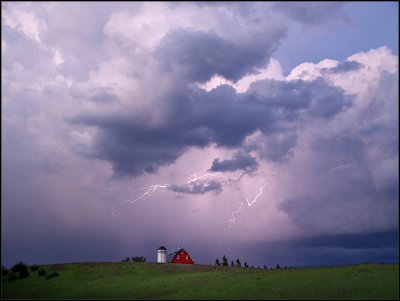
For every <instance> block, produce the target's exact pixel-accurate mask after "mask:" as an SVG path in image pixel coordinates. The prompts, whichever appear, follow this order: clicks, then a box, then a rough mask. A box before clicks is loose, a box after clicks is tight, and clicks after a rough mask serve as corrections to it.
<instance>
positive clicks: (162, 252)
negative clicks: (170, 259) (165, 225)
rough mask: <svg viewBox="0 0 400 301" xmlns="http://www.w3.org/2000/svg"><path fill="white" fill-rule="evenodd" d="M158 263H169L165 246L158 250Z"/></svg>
mask: <svg viewBox="0 0 400 301" xmlns="http://www.w3.org/2000/svg"><path fill="white" fill-rule="evenodd" d="M157 262H158V263H166V262H167V249H166V248H165V247H163V246H161V247H159V248H158V254H157Z"/></svg>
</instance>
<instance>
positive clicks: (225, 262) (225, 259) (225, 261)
mask: <svg viewBox="0 0 400 301" xmlns="http://www.w3.org/2000/svg"><path fill="white" fill-rule="evenodd" d="M222 265H223V266H225V267H227V266H228V258H226V256H225V255H224V257H222Z"/></svg>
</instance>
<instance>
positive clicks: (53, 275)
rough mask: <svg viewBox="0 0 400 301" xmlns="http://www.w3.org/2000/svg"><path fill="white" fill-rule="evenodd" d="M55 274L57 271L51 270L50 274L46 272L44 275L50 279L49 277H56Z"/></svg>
mask: <svg viewBox="0 0 400 301" xmlns="http://www.w3.org/2000/svg"><path fill="white" fill-rule="evenodd" d="M57 276H58V273H57V271H52V272H51V273H50V274H48V275H47V276H46V279H50V278H53V277H57Z"/></svg>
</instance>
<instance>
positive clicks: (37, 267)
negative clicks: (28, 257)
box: [31, 264, 39, 272]
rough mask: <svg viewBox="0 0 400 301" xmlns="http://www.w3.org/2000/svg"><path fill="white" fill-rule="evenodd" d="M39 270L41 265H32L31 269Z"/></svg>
mask: <svg viewBox="0 0 400 301" xmlns="http://www.w3.org/2000/svg"><path fill="white" fill-rule="evenodd" d="M37 270H39V266H38V265H37V264H34V265H32V266H31V271H32V272H34V271H37Z"/></svg>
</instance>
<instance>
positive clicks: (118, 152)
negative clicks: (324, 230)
mask: <svg viewBox="0 0 400 301" xmlns="http://www.w3.org/2000/svg"><path fill="white" fill-rule="evenodd" d="M271 82H272V83H271ZM271 87H272V88H271ZM271 90H272V91H271ZM270 95H271V96H270ZM169 97H170V98H166V99H165V105H167V106H168V115H167V116H166V118H165V121H164V122H163V124H162V126H149V125H147V124H146V117H145V116H143V115H142V116H129V115H126V114H123V113H121V114H119V115H118V116H113V115H108V116H107V115H105V116H100V115H97V116H96V115H93V114H88V113H81V114H80V115H76V116H74V117H73V118H71V119H70V122H72V123H74V124H82V125H87V126H95V127H97V128H98V129H99V130H100V131H99V133H98V135H97V136H96V139H95V142H94V144H92V145H91V150H90V151H89V153H91V155H92V156H93V157H95V158H99V159H102V160H107V161H109V162H111V163H112V164H113V169H114V171H115V173H116V174H117V175H131V176H137V175H141V174H143V173H152V172H155V171H156V170H157V169H158V167H159V166H161V165H167V164H170V163H172V162H174V161H175V160H176V159H177V158H178V157H179V156H180V155H181V154H183V153H184V152H185V151H186V150H187V149H188V148H189V147H192V146H197V147H205V146H207V145H210V144H211V143H216V144H217V145H218V146H224V147H229V148H235V147H240V146H241V145H242V143H243V141H244V139H245V138H246V137H247V136H248V135H250V134H252V133H254V132H255V131H256V130H257V129H259V130H261V131H262V132H263V133H264V135H266V136H268V135H272V134H274V133H275V134H276V133H282V134H284V133H286V132H287V131H288V129H287V128H286V126H284V124H290V123H293V122H297V123H298V124H297V125H296V127H299V126H301V123H302V122H303V121H302V120H305V119H307V118H311V117H313V116H319V117H321V118H331V117H332V116H334V115H335V114H337V113H339V112H340V111H341V110H343V109H344V108H346V107H347V106H348V105H349V103H350V99H348V98H347V97H346V96H344V94H343V92H342V91H341V90H340V89H337V88H333V87H330V86H328V85H327V84H326V83H325V82H324V81H323V80H322V79H318V80H316V81H313V82H303V81H297V82H294V83H286V82H284V81H270V80H265V81H261V82H259V83H257V85H253V86H252V89H250V91H249V92H248V93H245V94H238V93H236V92H235V91H234V89H233V88H231V87H228V86H220V87H218V88H216V89H214V90H212V91H210V92H206V91H204V90H202V89H198V88H188V89H185V90H181V91H180V92H176V93H173V94H172V95H170V96H169ZM149 110H152V108H151V107H150V108H149ZM124 115H125V117H124ZM290 131H291V132H292V131H293V129H290ZM275 134H274V135H275ZM288 137H290V138H288V140H287V139H286V140H285V141H281V146H280V148H279V149H276V150H275V151H272V152H270V153H269V155H268V154H267V155H264V156H263V158H266V159H268V158H272V159H275V160H279V158H280V157H281V156H283V157H284V156H286V153H287V152H288V151H289V150H290V148H291V147H292V146H293V145H294V142H295V141H296V140H295V137H296V136H295V134H293V133H292V134H290V135H289V136H288ZM271 139H274V138H271ZM254 149H255V150H257V149H260V148H259V147H258V148H257V147H256V148H254ZM277 152H279V153H282V155H280V154H278V153H277ZM264 153H265V152H264Z"/></svg>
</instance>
